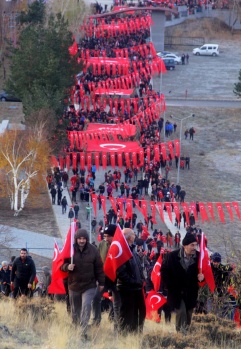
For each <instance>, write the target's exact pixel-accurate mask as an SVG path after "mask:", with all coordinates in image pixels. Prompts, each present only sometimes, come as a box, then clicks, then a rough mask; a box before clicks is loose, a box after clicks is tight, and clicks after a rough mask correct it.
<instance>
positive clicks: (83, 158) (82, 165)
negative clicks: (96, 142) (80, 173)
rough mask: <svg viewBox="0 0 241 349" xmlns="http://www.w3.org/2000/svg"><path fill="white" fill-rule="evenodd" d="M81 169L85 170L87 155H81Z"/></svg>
mask: <svg viewBox="0 0 241 349" xmlns="http://www.w3.org/2000/svg"><path fill="white" fill-rule="evenodd" d="M80 168H81V170H84V169H85V153H80Z"/></svg>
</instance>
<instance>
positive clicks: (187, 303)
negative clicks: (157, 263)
mask: <svg viewBox="0 0 241 349" xmlns="http://www.w3.org/2000/svg"><path fill="white" fill-rule="evenodd" d="M196 248H197V241H196V238H195V236H194V235H193V234H190V233H187V234H186V236H185V237H184V239H183V240H182V247H181V248H179V249H178V250H175V251H173V252H171V253H169V254H168V255H167V258H166V259H165V260H164V261H163V263H162V266H161V278H162V281H163V284H164V287H165V288H166V289H167V291H168V297H167V300H168V303H169V304H170V306H173V307H174V309H175V311H176V330H177V331H183V332H186V330H187V329H188V328H189V326H190V324H191V320H192V313H193V309H194V308H195V306H196V302H197V297H198V288H199V282H202V281H203V280H204V275H203V274H202V273H201V272H199V268H198V258H199V252H198V251H196Z"/></svg>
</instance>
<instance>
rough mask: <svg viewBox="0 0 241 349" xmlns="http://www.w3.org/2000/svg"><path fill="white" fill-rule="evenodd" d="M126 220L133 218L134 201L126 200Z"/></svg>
mask: <svg viewBox="0 0 241 349" xmlns="http://www.w3.org/2000/svg"><path fill="white" fill-rule="evenodd" d="M126 218H132V199H126Z"/></svg>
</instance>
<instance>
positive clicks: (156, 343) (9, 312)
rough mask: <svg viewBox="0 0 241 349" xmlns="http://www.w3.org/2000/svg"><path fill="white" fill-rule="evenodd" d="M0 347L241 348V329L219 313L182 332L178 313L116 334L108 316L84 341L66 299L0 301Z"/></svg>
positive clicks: (37, 348)
mask: <svg viewBox="0 0 241 349" xmlns="http://www.w3.org/2000/svg"><path fill="white" fill-rule="evenodd" d="M0 306H1V315H0V342H1V344H0V348H1V349H14V348H16V347H17V346H19V345H21V349H30V348H31V349H35V348H36V349H78V348H91V349H123V348H132V349H149V348H152V349H159V348H169V349H171V348H172V349H174V348H175V349H203V348H205V349H216V348H223V349H231V348H233V349H238V348H240V347H241V333H240V332H238V331H236V330H235V329H234V325H233V322H229V321H226V320H218V319H217V318H216V317H215V316H212V315H209V316H195V317H194V321H193V325H192V331H191V333H190V334H187V335H186V336H183V335H181V334H176V332H175V329H174V316H173V319H172V322H171V324H170V325H166V324H164V323H160V324H156V323H154V322H151V321H146V323H145V327H144V334H143V336H131V335H129V336H126V337H121V336H119V337H116V336H114V333H113V324H111V323H109V321H108V319H107V316H105V315H104V316H103V319H102V322H101V325H100V327H99V328H93V329H90V330H89V331H88V334H89V341H87V342H86V343H83V342H82V341H81V333H80V330H79V329H78V328H75V327H73V325H72V324H71V319H70V317H69V316H68V315H67V313H66V308H65V304H64V303H54V304H53V303H52V302H51V301H49V300H48V299H41V298H34V299H32V300H31V301H30V300H29V299H24V300H23V299H20V300H18V301H17V302H14V301H13V300H12V299H6V298H4V299H3V298H2V299H1V300H0Z"/></svg>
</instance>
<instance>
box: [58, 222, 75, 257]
mask: <svg viewBox="0 0 241 349" xmlns="http://www.w3.org/2000/svg"><path fill="white" fill-rule="evenodd" d="M75 231H76V222H72V223H71V225H70V228H69V230H68V233H67V235H66V238H65V242H64V247H63V248H62V250H61V251H60V257H61V258H62V260H64V259H66V258H70V257H72V256H73V254H74V250H73V244H74V234H75Z"/></svg>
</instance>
